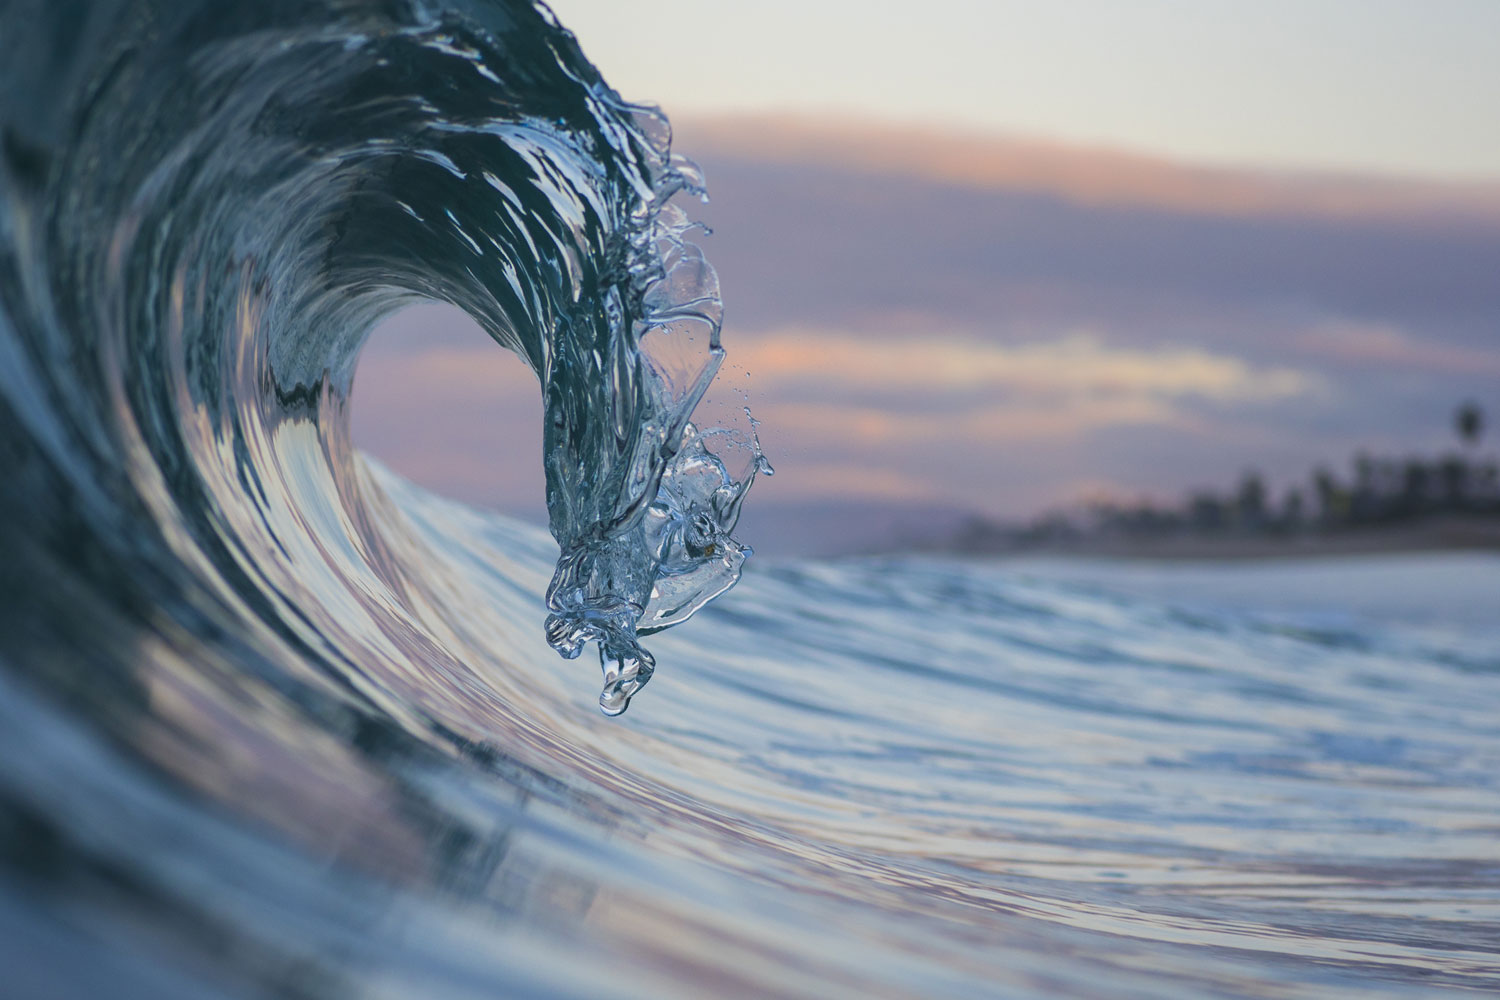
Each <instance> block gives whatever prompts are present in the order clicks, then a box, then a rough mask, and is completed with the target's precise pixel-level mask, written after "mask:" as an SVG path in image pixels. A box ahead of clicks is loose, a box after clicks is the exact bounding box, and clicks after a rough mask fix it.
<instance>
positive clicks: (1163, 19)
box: [551, 0, 1500, 179]
mask: <svg viewBox="0 0 1500 1000" xmlns="http://www.w3.org/2000/svg"><path fill="white" fill-rule="evenodd" d="M551 6H552V8H553V10H554V12H555V13H556V14H557V15H558V17H559V18H560V19H561V21H562V22H563V24H564V25H567V26H568V27H569V28H570V29H571V30H573V32H574V33H575V34H576V35H577V37H578V38H579V40H580V43H581V44H582V45H583V48H584V51H585V52H586V53H587V54H588V55H589V57H590V58H591V59H592V60H593V61H594V63H595V65H597V66H598V67H599V68H600V70H601V71H602V72H603V73H604V75H605V78H606V79H608V80H609V81H610V82H611V83H612V84H613V85H614V86H615V88H616V89H617V90H618V91H619V92H620V93H621V94H622V95H624V96H625V97H626V98H628V99H630V100H650V101H654V102H656V103H658V104H660V105H661V106H662V107H663V108H665V109H666V111H667V112H668V114H670V115H674V116H675V115H680V114H703V113H712V114H717V113H722V112H726V111H740V112H745V111H779V112H788V111H790V112H802V113H812V112H816V113H835V114H842V115H848V114H854V115H857V116H861V117H874V118H879V119H890V120H897V121H903V122H906V123H912V122H920V123H926V124H936V125H946V126H958V127H963V128H969V129H978V130H983V131H988V132H1011V133H1016V134H1021V135H1027V136H1037V137H1048V138H1054V139H1064V140H1068V141H1070V142H1074V143H1083V144H1089V145H1105V146H1112V147H1119V148H1124V149H1129V150H1139V151H1144V152H1150V153H1154V154H1158V155H1164V156H1169V157H1174V158H1185V159H1192V160H1199V161H1206V162H1215V163H1227V164H1235V165H1258V166H1270V167H1283V168H1284V167H1318V168H1327V169H1337V170H1358V171H1362V172H1363V171H1378V172H1386V173H1419V174H1427V175H1440V176H1449V177H1466V178H1471V179H1472V178H1484V177H1488V178H1500V136H1497V129H1496V122H1500V57H1497V51H1500V49H1497V46H1500V41H1497V40H1500V4H1497V3H1495V2H1494V0H1423V2H1420V3H1417V2H1413V0H1255V2H1253V3H1247V2H1245V0H1050V2H1047V3H1038V2H1035V0H924V2H922V3H911V2H893V0H861V2H859V3H853V2H850V0H756V2H755V3H728V2H723V0H710V2H704V0H631V2H621V0H556V2H555V3H552V5H551Z"/></svg>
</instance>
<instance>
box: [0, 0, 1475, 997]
mask: <svg viewBox="0 0 1500 1000" xmlns="http://www.w3.org/2000/svg"><path fill="white" fill-rule="evenodd" d="M20 25H24V26H25V30H24V31H23V30H14V29H15V28H16V26H20ZM0 27H3V28H4V29H5V30H0V82H3V87H0V102H3V103H0V108H3V120H0V129H3V131H0V552H3V559H0V594H3V600H0V967H3V968H4V969H5V970H6V976H7V987H6V988H7V991H8V995H14V996H18V997H27V996H71V995H79V996H83V995H89V996H95V995H111V996H137V995H140V996H152V997H163V996H169V997H170V996H184V997H201V996H214V995H228V996H257V995H259V996H265V995H275V996H298V997H325V996H327V997H335V996H349V995H374V996H379V995H399V996H434V997H450V996H451V997H468V996H497V995H500V996H549V997H551V996H591V997H598V996H645V995H650V996H701V995H706V994H707V995H716V996H731V995H737V996H765V995H792V996H818V997H827V996H838V995H851V996H853V995H859V996H867V995H872V994H880V995H902V996H905V995H912V996H915V995H920V996H955V997H960V996H962V997H968V996H974V995H986V994H1000V995H1007V996H1038V997H1040V996H1057V995H1060V994H1066V995H1079V996H1088V995H1110V996H1152V997H1161V996H1201V995H1222V996H1248V995H1259V994H1263V993H1264V992H1266V991H1267V990H1276V991H1279V992H1280V993H1281V994H1284V995H1288V996H1291V995H1317V996H1321V997H1329V996H1339V995H1370V993H1371V992H1372V991H1373V992H1383V993H1390V994H1392V995H1417V994H1422V993H1424V992H1425V991H1428V990H1432V989H1440V988H1445V987H1452V988H1455V989H1469V988H1492V987H1493V986H1494V985H1495V983H1496V981H1497V978H1500V973H1497V971H1496V969H1495V967H1494V963H1493V960H1492V959H1493V941H1494V940H1495V937H1494V935H1495V925H1496V915H1495V913H1494V908H1493V905H1492V903H1491V902H1490V901H1489V900H1490V899H1491V898H1492V897H1493V895H1494V891H1495V889H1496V880H1497V877H1500V876H1497V869H1496V868H1495V865H1494V860H1493V849H1492V847H1491V846H1490V840H1491V839H1492V838H1491V837H1490V836H1489V833H1492V831H1488V832H1486V831H1487V828H1486V827H1485V826H1484V824H1485V822H1486V820H1485V815H1486V814H1485V812H1484V810H1485V809H1486V808H1489V807H1492V806H1494V805H1495V803H1496V801H1497V799H1496V796H1497V795H1500V792H1497V787H1496V783H1495V779H1494V774H1495V769H1494V768H1493V767H1490V766H1489V763H1492V762H1493V761H1494V760H1495V759H1496V757H1495V754H1496V752H1497V749H1496V746H1497V745H1496V735H1495V732H1494V727H1493V725H1492V719H1493V708H1494V706H1495V704H1496V699H1497V697H1500V695H1497V690H1496V687H1495V683H1494V681H1495V678H1497V677H1500V671H1497V668H1496V663H1495V658H1494V649H1495V645H1494V635H1493V629H1492V627H1491V625H1486V624H1485V622H1489V621H1490V618H1489V617H1487V616H1486V615H1483V614H1481V615H1479V616H1478V617H1477V618H1476V619H1475V621H1474V622H1470V623H1459V624H1450V625H1447V626H1441V627H1440V626H1434V625H1432V624H1431V623H1426V624H1424V623H1415V624H1412V623H1402V622H1400V621H1396V620H1389V619H1390V618H1391V616H1389V615H1386V614H1365V615H1361V614H1359V613H1357V612H1356V613H1352V614H1351V615H1350V616H1346V617H1344V618H1337V619H1328V618H1326V617H1319V616H1317V615H1298V614H1290V613H1286V614H1283V613H1277V614H1270V613H1259V612H1256V611H1254V610H1253V609H1252V608H1247V607H1243V606H1241V605H1242V604H1243V603H1244V602H1242V601H1241V600H1240V599H1239V598H1236V599H1235V601H1232V602H1229V603H1228V605H1227V606H1218V607H1210V608H1207V609H1205V608H1201V607H1196V608H1195V607H1190V606H1189V604H1190V603H1191V602H1189V604H1181V605H1179V604H1177V603H1173V602H1171V601H1166V600H1163V599H1160V598H1151V599H1146V598H1142V597H1139V596H1136V597H1131V596H1129V595H1126V594H1122V593H1121V592H1120V591H1118V590H1117V589H1111V588H1110V585H1109V584H1108V582H1107V581H1105V582H1100V581H1101V580H1102V579H1103V577H1102V576H1099V574H1097V573H1095V578H1093V579H1092V580H1084V581H1083V582H1079V581H1076V580H1074V581H1069V580H1062V581H1059V580H1056V579H1053V578H1051V577H1049V576H1048V575H1047V574H1046V573H1041V572H1040V571H1037V572H1034V573H1032V575H1030V576H1027V575H1026V574H1019V575H1018V573H1017V572H1014V571H1010V570H1005V569H1002V568H995V567H986V566H972V565H963V564H958V563H943V562H934V561H928V560H918V559H907V560H883V561H865V562H854V563H847V564H842V565H816V564H785V565H772V566H771V567H769V568H767V569H766V570H765V571H764V572H762V573H760V574H752V575H751V578H749V579H747V580H745V581H744V582H743V584H742V585H741V587H740V589H739V591H738V592H737V593H736V594H735V599H734V601H733V603H732V604H731V605H728V606H726V605H725V604H724V603H720V604H717V605H715V606H713V607H711V608H709V610H708V611H707V612H706V616H707V617H708V618H711V622H704V623H701V624H702V625H704V626H711V627H700V628H697V629H696V630H692V629H689V630H682V631H677V632H673V633H670V634H666V635H661V636H659V637H655V638H653V639H652V640H651V641H652V644H653V646H654V647H655V648H657V649H658V650H659V651H666V652H667V653H668V654H669V655H670V656H671V658H672V662H673V663H674V664H679V665H680V669H681V671H682V676H681V678H680V683H677V684H673V685H667V686H665V688H664V689H663V686H662V685H658V687H657V688H656V689H653V698H652V699H651V700H650V702H649V707H643V708H641V709H638V711H637V712H636V713H633V714H632V716H631V717H630V718H628V719H623V720H618V721H606V720H603V719H600V718H598V716H597V713H594V712H593V711H592V710H589V709H588V708H587V705H586V704H583V705H581V704H580V703H579V699H578V697H577V694H578V691H579V689H578V685H577V684H576V683H575V680H574V678H573V677H572V676H570V674H569V673H568V672H567V671H566V670H565V669H560V665H559V664H558V662H557V658H556V656H555V655H554V653H555V652H560V653H562V654H563V655H564V656H565V657H574V656H577V655H579V653H580V652H581V651H582V649H583V648H584V646H585V645H586V644H587V643H589V642H593V643H595V644H596V645H597V647H598V649H599V651H600V657H601V661H600V662H601V669H602V671H603V675H604V690H603V693H602V694H601V696H600V707H601V708H602V709H603V710H604V711H605V713H606V714H612V715H613V714H618V713H620V712H623V711H624V709H625V708H626V706H627V705H628V704H629V703H630V699H631V697H632V696H633V695H634V694H636V693H637V692H638V691H639V690H640V689H641V687H642V685H644V684H645V683H646V682H647V681H648V680H649V679H650V677H651V674H652V672H653V669H654V660H653V658H652V656H651V654H649V653H647V652H646V651H645V650H644V649H642V648H641V645H640V639H641V637H642V636H647V635H653V636H654V635H655V634H656V633H661V632H663V630H665V629H667V628H669V627H670V626H673V625H676V624H678V623H680V622H682V621H684V620H686V619H687V618H688V617H689V616H691V615H693V614H694V613H695V612H696V611H698V610H699V609H700V608H703V607H704V606H705V605H706V604H707V602H709V601H710V600H711V599H712V598H714V597H715V596H717V595H719V594H721V593H723V592H724V591H725V590H726V589H728V588H729V587H730V586H731V585H733V584H734V583H735V582H736V580H737V579H738V577H739V575H740V572H741V569H742V567H743V566H744V561H745V557H746V555H747V554H748V549H746V548H745V547H744V546H743V545H741V544H740V543H739V542H738V541H736V540H735V538H734V537H733V535H732V532H733V531H734V528H735V524H736V521H737V518H738V515H739V510H740V505H741V504H742V502H743V501H744V498H745V495H746V491H747V490H748V489H749V488H750V486H751V484H752V483H753V482H754V480H755V479H756V477H757V475H763V474H766V473H768V472H769V466H768V465H767V464H766V463H765V460H764V458H763V457H762V456H761V454H760V449H759V445H758V443H757V442H756V440H755V435H754V426H753V423H752V424H751V426H750V429H749V430H748V432H739V431H735V430H733V429H730V428H720V427H700V426H698V425H696V424H695V423H694V421H693V414H694V412H695V410H696V409H697V408H698V405H699V403H700V401H701V400H702V398H703V396H704V394H705V391H706V388H707V386H708V384H709V383H710V382H711V381H712V380H713V378H714V376H715V373H716V371H717V369H718V367H719V364H720V361H721V359H722V357H723V349H722V347H721V345H720V342H719V330H720V323H721V308H720V304H719V297H718V287H717V279H716V278H715V275H714V272H713V270H712V268H711V267H710V266H709V265H708V263H707V262H706V260H705V259H704V257H703V254H702V253H701V252H700V251H699V249H698V248H697V247H696V246H695V245H694V244H693V236H694V229H693V227H692V225H691V224H690V223H689V221H688V218H687V216H686V214H685V213H684V212H683V211H681V210H680V209H679V208H678V207H676V203H675V202H673V201H672V199H673V198H674V197H677V198H679V199H681V200H690V199H691V198H692V197H695V196H699V195H701V194H702V191H703V181H702V178H701V177H700V176H699V174H698V173H697V171H696V170H695V169H694V168H693V167H692V165H691V164H689V163H688V162H687V161H685V160H683V159H681V158H678V157H676V156H674V155H673V153H672V152H671V149H670V141H669V140H670V133H669V129H668V126H667V123H666V120H665V119H664V118H663V117H662V116H661V115H660V114H658V113H656V112H654V111H651V110H649V109H645V108H642V107H639V106H634V105H630V104H628V103H625V102H624V101H622V100H621V99H620V98H619V96H618V95H617V94H615V92H614V91H613V90H611V89H610V88H609V86H608V85H607V84H606V83H605V82H604V81H603V80H602V79H601V78H600V77H599V75H598V73H597V72H596V71H595V69H594V68H593V67H592V66H591V65H590V64H589V63H588V62H587V60H586V59H585V58H584V57H583V55H582V54H581V53H580V51H579V49H578V46H577V44H576V42H575V40H574V39H573V38H572V36H571V35H570V34H569V33H568V32H567V31H566V30H564V29H563V28H562V27H561V26H560V25H559V24H558V23H557V22H556V20H555V19H554V18H553V17H552V16H551V14H550V13H549V12H548V11H547V10H546V9H545V8H544V7H542V6H540V5H533V4H531V3H526V2H519V0H517V2H479V0H445V2H432V0H286V2H281V0H277V2H268V3H248V2H245V3H241V2H236V3H223V2H216V3H208V2H206V0H171V2H168V0H97V2H93V3H90V4H87V5H66V4H47V3H41V2H35V0H25V2H12V3H11V4H9V5H7V6H5V7H0ZM423 300H437V301H444V302H449V303H452V304H454V305H456V306H458V307H460V308H462V309H464V310H465V311H466V312H468V313H469V314H470V315H472V316H474V317H475V318H476V319H477V320H478V321H479V323H480V324H481V325H482V326H483V327H484V329H485V330H486V331H487V332H488V333H489V334H490V335H491V336H492V337H493V338H494V339H495V340H496V341H497V348H496V349H497V350H499V349H509V350H512V351H514V352H515V353H517V354H518V355H519V356H521V357H522V358H523V359H525V360H526V362H527V363H528V364H529V365H530V366H531V367H532V369H533V370H534V371H535V372H536V374H537V377H538V382H539V385H540V388H541V393H540V395H541V399H540V401H539V403H540V405H541V406H542V407H543V410H544V414H545V416H544V429H545V441H544V455H545V462H546V481H547V505H548V510H549V513H550V529H551V537H550V538H549V537H548V536H547V535H545V534H542V533H541V532H539V531H536V530H533V529H530V528H527V527H524V526H521V525H518V524H515V523H513V522H510V521H507V520H505V519H503V518H499V517H495V516H492V515H487V514H483V513H481V512H478V511H474V510H471V509H468V508H464V507H462V506H459V505H456V504H452V503H449V502H447V501H444V500H441V499H440V498H437V497H434V496H431V495H429V494H426V493H424V492H423V491H421V490H418V489H416V488H415V487H413V486H411V485H410V484H408V483H405V482H403V481H402V480H400V479H399V478H397V477H395V476H393V475H391V474H390V473H388V472H387V471H385V470H384V469H383V468H382V467H380V466H379V464H378V463H376V462H374V461H372V460H369V459H367V458H365V457H363V456H361V455H360V454H358V453H357V452H356V451H355V450H354V449H352V448H351V446H350V442H349V431H348V410H349V405H350V398H351V394H352V393H354V392H356V391H357V383H356V379H355V369H356V363H357V358H358V355H359V350H360V346H361V343H362V342H363V340H364V338H365V337H366V335H367V334H368V332H369V331H370V329H371V328H372V326H374V325H375V324H376V323H378V322H379V320H380V319H381V318H382V317H383V316H386V315H388V314H390V313H391V312H393V311H394V310H397V309H400V308H403V307H404V306H406V305H408V304H410V303H412V302H415V301H423ZM475 460H476V461H482V460H483V456H475ZM1429 570H1430V571H1431V572H1433V573H1438V574H1439V575H1441V574H1442V573H1443V572H1446V571H1445V570H1443V569H1442V567H1437V568H1435V569H1434V568H1432V567H1429ZM1090 572H1093V571H1090ZM1344 572H1345V571H1343V570H1337V571H1335V573H1334V576H1335V582H1334V583H1327V582H1326V581H1325V582H1324V583H1322V584H1320V585H1319V587H1318V588H1317V589H1318V591H1319V592H1320V593H1322V592H1324V591H1337V590H1338V589H1339V586H1338V584H1337V580H1339V579H1345V577H1344V576H1340V575H1339V574H1341V573H1344ZM1463 572H1465V573H1467V574H1470V578H1472V579H1480V580H1487V579H1490V578H1491V577H1492V576H1493V574H1494V572H1495V569H1494V566H1493V565H1492V564H1489V563H1485V564H1483V565H1479V566H1470V567H1467V568H1465V569H1464V570H1463ZM1347 573H1348V575H1349V576H1351V577H1352V576H1357V578H1358V579H1359V580H1361V581H1365V582H1366V583H1368V582H1369V581H1370V580H1371V579H1373V577H1372V575H1371V573H1370V571H1369V569H1368V568H1361V569H1354V570H1349V571H1347ZM1086 575H1087V574H1086ZM1396 578H1397V579H1411V578H1412V577H1411V575H1410V572H1409V571H1408V570H1407V569H1401V570H1400V571H1399V572H1398V573H1397V574H1396ZM1283 583H1284V581H1283V582H1279V583H1272V584H1268V585H1267V586H1268V587H1271V588H1272V589H1279V588H1282V587H1283ZM1424 586H1425V584H1424ZM1247 600H1248V599H1247ZM1397 617H1399V616H1397ZM539 626H540V627H539ZM1392 692H1396V693H1397V694H1396V695H1393V694H1392ZM1398 696H1399V699H1401V700H1400V701H1399V702H1395V701H1393V700H1392V699H1393V697H1398ZM643 714H645V715H646V716H647V717H646V718H639V716H641V715H643ZM1398 722H1399V725H1398V724H1397V723H1398ZM1490 815H1492V813H1490ZM1486 894H1488V895H1486Z"/></svg>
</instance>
